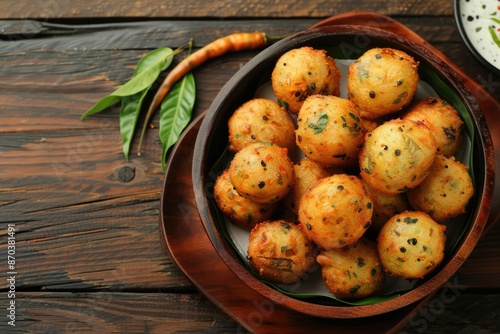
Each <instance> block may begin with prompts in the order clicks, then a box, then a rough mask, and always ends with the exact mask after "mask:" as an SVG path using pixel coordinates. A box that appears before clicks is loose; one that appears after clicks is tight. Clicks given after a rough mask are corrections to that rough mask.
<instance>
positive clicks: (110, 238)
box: [0, 0, 500, 333]
mask: <svg viewBox="0 0 500 334" xmlns="http://www.w3.org/2000/svg"><path fill="white" fill-rule="evenodd" d="M354 9H363V10H368V11H374V12H377V13H382V14H386V15H388V16H390V17H392V18H394V19H396V20H398V21H399V22H401V23H403V24H405V25H407V26H408V27H409V28H411V29H413V30H414V31H415V32H417V33H418V34H420V36H422V37H423V38H424V39H425V40H427V41H428V42H429V43H430V44H432V45H433V46H435V47H436V48H438V49H439V50H440V51H442V52H443V53H444V54H445V55H446V56H448V57H449V58H450V59H451V60H452V61H453V62H455V63H456V64H457V65H458V66H459V67H461V68H462V69H463V70H464V71H465V72H466V73H467V74H468V75H469V76H470V77H471V78H473V79H474V80H476V81H478V82H479V83H480V84H482V85H484V86H485V88H486V89H487V90H488V91H489V92H490V93H491V94H492V95H493V96H496V97H497V99H498V97H499V96H500V78H498V77H495V76H493V75H492V74H490V73H489V72H488V71H487V70H486V69H485V68H483V67H482V66H481V65H480V64H479V63H478V62H477V61H476V60H475V58H474V57H473V56H472V55H471V53H470V52H469V51H468V49H467V48H466V46H465V45H464V43H463V42H462V40H461V38H460V34H459V32H458V30H457V27H456V24H455V20H454V17H453V8H452V1H449V0H436V1H424V0H413V1H397V0H370V1H368V0H366V1H359V0H356V1H353V0H328V1H291V2H286V1H270V0H260V1H257V0H246V1H240V0H233V1H228V2H224V1H219V0H212V1H207V2H204V1H197V0H183V1H153V0H143V1H134V0H122V1H117V0H106V1H104V0H89V1H83V0H75V1H67V0H50V1H42V0H36V1H31V0H15V1H14V0H2V1H1V2H0V74H1V75H0V231H1V236H0V238H1V240H2V243H1V247H0V254H1V256H0V258H1V259H3V260H2V261H1V266H0V268H2V269H1V274H0V277H2V280H1V281H0V289H1V293H0V303H1V304H0V306H1V307H0V309H1V310H3V311H1V312H0V319H2V320H1V321H0V332H1V333H8V332H10V331H13V330H15V329H17V330H20V332H23V333H172V332H193V333H197V332H212V333H222V332H224V333H233V332H243V328H242V326H241V325H240V324H239V323H238V322H236V321H235V320H234V319H232V318H231V317H230V316H229V315H227V314H226V313H224V312H223V311H222V310H220V309H219V308H218V307H216V306H215V305H214V304H213V303H212V302H211V301H210V300H209V299H208V298H207V297H206V296H204V295H203V294H201V293H199V292H198V290H197V289H196V288H195V286H194V285H193V284H192V283H191V282H190V281H189V280H188V279H186V277H185V276H184V274H183V273H182V272H181V271H180V270H179V269H178V268H177V267H176V265H175V263H174V262H173V261H172V260H171V258H170V257H169V255H168V254H167V252H166V251H165V248H164V247H163V245H162V240H161V236H160V233H159V210H160V196H161V190H162V184H163V180H164V172H163V170H162V168H161V164H160V153H161V144H160V142H159V139H158V115H155V117H154V119H153V121H152V123H153V128H151V129H149V131H148V132H147V137H146V139H145V144H144V149H143V152H142V155H141V156H137V155H136V154H132V155H131V157H130V160H129V161H127V160H126V159H125V158H124V156H123V154H122V151H121V138H120V133H119V123H118V110H117V109H116V108H111V110H109V111H106V112H103V113H101V114H99V115H96V116H93V117H90V118H88V119H87V120H85V121H81V120H80V116H81V114H82V113H83V112H84V111H85V110H87V109H88V108H90V107H91V106H92V105H93V104H94V103H95V102H96V101H98V100H99V99H100V98H101V97H103V96H104V95H106V94H108V93H110V92H112V91H113V90H115V89H116V88H117V87H119V86H120V85H122V84H123V83H124V82H126V81H127V80H128V79H129V78H130V76H131V75H132V72H133V70H134V66H135V64H136V63H137V61H138V60H139V59H140V58H141V57H142V56H144V55H145V54H146V53H147V52H148V51H150V50H153V49H155V48H158V47H161V46H168V47H172V48H176V47H178V46H180V45H182V44H185V43H186V42H187V41H188V40H189V39H190V38H194V48H195V49H198V48H200V47H202V46H204V45H205V44H207V43H209V42H210V41H212V40H214V39H215V38H218V37H221V36H224V35H227V34H230V33H234V32H240V31H255V30H258V31H264V32H266V33H268V34H270V35H286V34H290V33H294V32H298V31H301V30H304V29H307V28H309V27H310V26H312V25H313V24H315V23H317V22H319V21H320V20H322V19H325V18H327V17H329V16H332V15H334V14H338V13H342V12H346V11H351V10H354ZM257 52H258V51H245V52H240V53H232V54H227V55H225V56H223V57H220V58H217V59H214V60H211V61H209V62H207V63H206V64H204V65H203V66H202V67H200V68H198V69H196V70H195V71H194V76H195V79H196V84H197V99H196V104H195V109H194V116H193V117H196V116H197V115H199V114H201V113H202V112H203V111H204V110H205V109H207V108H208V107H209V105H210V103H211V101H212V100H213V98H214V97H215V96H216V94H217V93H218V91H219V89H220V88H221V87H222V85H223V84H224V83H225V82H226V81H227V80H228V79H229V78H230V77H231V76H232V75H233V74H234V73H235V72H236V71H237V70H238V69H239V68H240V67H241V66H242V65H243V64H245V63H246V62H247V61H248V60H250V59H251V58H252V57H253V56H254V55H256V54H257ZM140 122H141V123H142V119H141V120H140ZM136 148H137V141H135V142H134V144H133V147H132V150H133V152H135V150H136ZM499 204H500V203H494V204H493V205H499ZM9 226H10V227H11V230H10V231H11V232H13V229H15V234H14V233H11V234H10V237H11V239H10V240H15V270H11V269H12V268H11V269H9V267H8V264H9V263H8V254H9V250H12V249H13V248H12V247H11V248H9V247H8V246H9V244H8V236H9ZM499 238H500V226H498V225H494V226H493V227H491V228H490V229H489V230H488V231H487V233H485V235H484V236H483V237H482V239H481V240H480V242H479V244H478V246H477V248H476V249H475V250H474V251H473V253H472V255H471V256H470V257H469V259H468V260H467V261H466V262H465V264H464V265H463V266H462V267H461V269H460V270H459V272H458V273H457V274H456V275H455V276H454V277H453V278H452V279H451V280H450V282H449V284H448V287H447V289H450V288H451V289H453V291H454V296H455V297H456V298H446V299H444V297H443V296H444V295H440V294H439V292H438V293H437V294H436V297H434V298H433V299H431V300H430V301H429V303H428V304H427V305H426V306H424V307H423V308H422V309H420V310H419V311H418V312H416V313H415V315H414V316H412V317H411V319H410V320H409V322H407V323H406V326H405V327H404V328H401V330H403V331H405V332H407V333H423V332H425V333H458V332H460V333H498V332H500V283H499V282H500V264H499V263H498V260H497V257H498V255H500V243H498V239H499ZM12 245H13V242H11V246H12ZM11 264H12V263H11ZM11 272H15V273H14V274H11ZM12 276H14V277H13V278H14V279H15V282H14V281H13V280H10V281H9V278H11V277H12ZM14 290H15V292H14ZM448 291H449V290H448ZM12 293H15V296H13V295H12ZM448 297H449V295H448ZM12 301H15V311H14V313H13V312H12V311H11V310H8V309H7V308H9V307H10V305H11V303H12ZM12 314H14V315H15V328H14V327H13V326H11V324H9V322H10V321H12V318H11V319H9V315H12ZM278 331H279V329H276V332H278Z"/></svg>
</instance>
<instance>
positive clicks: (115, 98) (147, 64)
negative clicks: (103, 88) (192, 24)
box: [81, 48, 174, 119]
mask: <svg viewBox="0 0 500 334" xmlns="http://www.w3.org/2000/svg"><path fill="white" fill-rule="evenodd" d="M173 55H174V51H173V50H172V49H171V48H159V49H156V50H153V51H151V52H150V53H148V54H147V55H146V56H144V58H143V59H142V61H139V63H138V66H137V67H136V71H135V72H134V75H133V76H132V79H130V80H129V81H127V82H126V83H125V84H124V85H123V86H121V87H119V88H118V89H117V90H115V91H114V92H113V93H111V94H109V95H107V96H105V97H103V98H102V99H101V100H99V101H98V102H97V103H96V104H95V105H94V106H93V107H92V108H90V109H89V110H87V111H86V112H85V113H84V114H83V115H82V116H81V119H84V118H86V117H87V116H90V115H94V114H96V113H98V112H100V111H103V110H105V109H107V108H109V107H111V106H112V105H114V104H116V103H118V102H119V101H121V99H122V98H124V97H126V96H131V95H135V94H137V93H139V92H142V91H143V90H145V89H146V88H149V87H151V85H152V84H153V83H154V82H155V81H156V79H157V78H158V76H159V75H160V73H161V71H162V70H163V69H164V68H165V66H167V67H168V66H169V65H170V62H171V61H172V57H173ZM146 57H147V59H145V58H146ZM139 65H140V66H139ZM139 68H140V70H139Z"/></svg>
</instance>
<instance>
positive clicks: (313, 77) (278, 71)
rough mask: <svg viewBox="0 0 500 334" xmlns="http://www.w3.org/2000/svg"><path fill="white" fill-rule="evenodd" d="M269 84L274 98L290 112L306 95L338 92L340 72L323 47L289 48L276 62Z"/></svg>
mask: <svg viewBox="0 0 500 334" xmlns="http://www.w3.org/2000/svg"><path fill="white" fill-rule="evenodd" d="M271 84H272V88H273V91H274V95H275V96H276V98H277V99H278V101H279V102H280V103H281V104H282V105H285V106H286V107H287V108H288V110H289V111H290V112H292V113H294V114H296V113H298V112H299V109H300V107H301V106H302V103H303V102H304V101H305V100H306V98H307V97H308V96H310V95H314V94H321V95H335V96H338V95H339V94H340V71H339V69H338V67H337V64H336V63H335V60H334V59H333V58H331V57H329V56H328V55H327V54H326V51H325V50H318V49H314V48H312V47H309V46H305V47H301V48H297V49H292V50H289V51H287V52H286V53H284V54H283V55H282V56H281V57H280V58H279V59H278V61H277V62H276V65H275V67H274V69H273V72H272V75H271Z"/></svg>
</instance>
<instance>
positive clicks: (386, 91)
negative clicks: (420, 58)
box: [347, 48, 419, 119]
mask: <svg viewBox="0 0 500 334" xmlns="http://www.w3.org/2000/svg"><path fill="white" fill-rule="evenodd" d="M418 81H419V75H418V62H417V61H415V59H413V57H411V56H410V55H408V54H407V53H405V52H403V51H401V50H396V49H392V48H373V49H370V50H368V51H366V52H365V53H364V54H363V55H362V56H361V57H359V58H358V59H357V60H356V61H355V62H354V63H352V64H350V65H349V72H348V76H347V90H348V96H349V99H350V100H351V101H352V102H353V103H354V104H355V105H356V106H357V107H359V109H360V116H361V117H363V118H367V119H375V118H379V117H381V116H385V115H389V114H392V113H394V112H397V111H399V110H401V109H403V108H404V107H405V106H407V105H409V104H410V103H411V101H412V99H413V97H414V95H415V92H416V91H417V86H418Z"/></svg>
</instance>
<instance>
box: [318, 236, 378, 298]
mask: <svg viewBox="0 0 500 334" xmlns="http://www.w3.org/2000/svg"><path fill="white" fill-rule="evenodd" d="M316 260H317V261H318V263H319V264H320V266H321V275H322V277H323V281H324V283H325V285H326V287H327V288H328V291H330V292H331V293H332V294H333V295H334V296H335V297H337V298H340V299H344V300H355V299H361V298H365V297H368V296H371V295H373V294H375V293H376V292H378V291H380V290H381V289H382V287H383V285H384V282H385V274H384V270H383V268H382V264H381V263H380V258H379V256H378V252H377V245H376V244H375V242H374V241H372V240H370V239H367V238H365V237H362V238H361V239H359V240H358V241H357V242H356V243H354V244H352V245H349V246H346V247H344V248H339V249H330V250H328V251H324V250H323V251H321V252H320V253H319V255H318V256H317V258H316Z"/></svg>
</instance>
